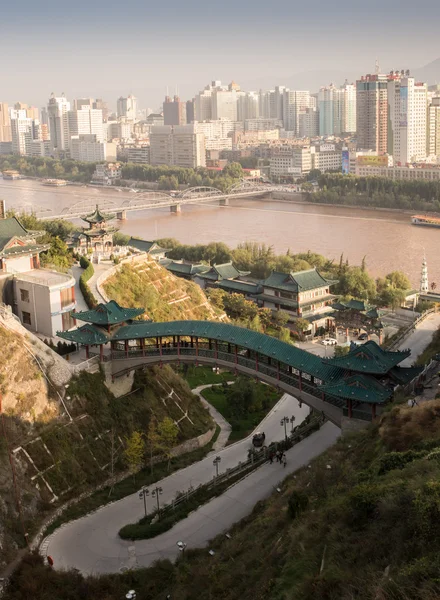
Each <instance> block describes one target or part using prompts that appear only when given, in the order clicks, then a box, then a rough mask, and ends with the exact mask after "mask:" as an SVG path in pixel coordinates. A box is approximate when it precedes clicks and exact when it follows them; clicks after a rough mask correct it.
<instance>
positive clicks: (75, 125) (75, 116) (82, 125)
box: [68, 104, 104, 142]
mask: <svg viewBox="0 0 440 600" xmlns="http://www.w3.org/2000/svg"><path fill="white" fill-rule="evenodd" d="M79 106H81V108H79V109H77V110H70V111H69V112H68V121H69V137H70V138H71V137H72V136H78V135H88V134H94V135H96V139H97V141H98V142H103V141H104V134H103V125H102V110H101V109H95V108H90V105H87V104H81V105H79Z"/></svg>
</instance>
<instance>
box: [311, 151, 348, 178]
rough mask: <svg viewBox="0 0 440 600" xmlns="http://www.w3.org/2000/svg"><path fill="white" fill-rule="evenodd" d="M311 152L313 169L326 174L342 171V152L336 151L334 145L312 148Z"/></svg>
mask: <svg viewBox="0 0 440 600" xmlns="http://www.w3.org/2000/svg"><path fill="white" fill-rule="evenodd" d="M310 151H311V156H312V169H319V170H320V171H321V172H322V173H325V171H333V170H339V171H340V170H341V167H342V151H341V150H337V149H335V147H334V146H333V145H331V144H324V145H322V146H320V147H316V146H312V147H311V149H310Z"/></svg>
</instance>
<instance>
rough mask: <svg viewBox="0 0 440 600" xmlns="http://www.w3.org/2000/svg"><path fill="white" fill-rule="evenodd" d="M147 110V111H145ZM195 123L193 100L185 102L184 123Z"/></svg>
mask: <svg viewBox="0 0 440 600" xmlns="http://www.w3.org/2000/svg"><path fill="white" fill-rule="evenodd" d="M147 110H149V109H147ZM193 121H195V100H187V101H186V122H187V123H188V125H189V124H191V123H192V122H193Z"/></svg>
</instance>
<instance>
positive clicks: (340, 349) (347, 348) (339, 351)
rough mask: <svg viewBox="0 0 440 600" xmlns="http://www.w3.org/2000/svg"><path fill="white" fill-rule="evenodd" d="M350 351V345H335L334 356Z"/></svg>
mask: <svg viewBox="0 0 440 600" xmlns="http://www.w3.org/2000/svg"><path fill="white" fill-rule="evenodd" d="M349 352H350V346H335V356H344V355H345V354H348V353H349Z"/></svg>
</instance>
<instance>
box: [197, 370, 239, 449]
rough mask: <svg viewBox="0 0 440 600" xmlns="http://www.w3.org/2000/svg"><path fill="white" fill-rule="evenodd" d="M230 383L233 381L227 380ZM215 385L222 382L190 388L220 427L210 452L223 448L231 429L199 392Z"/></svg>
mask: <svg viewBox="0 0 440 600" xmlns="http://www.w3.org/2000/svg"><path fill="white" fill-rule="evenodd" d="M232 383H234V382H233V381H228V384H229V385H231V384H232ZM215 385H222V384H221V383H210V384H207V385H199V386H198V387H196V388H194V389H193V390H191V391H192V393H193V394H195V395H196V396H198V397H199V398H200V401H201V403H202V404H203V406H204V407H205V408H206V409H207V410H209V413H210V415H211V417H212V418H213V419H214V421H215V422H216V423H217V425H218V426H219V427H220V433H219V435H218V438H217V439H216V441H215V442H214V446H213V447H212V452H218V451H219V450H221V449H222V448H224V447H225V446H226V444H227V443H228V439H229V436H230V434H231V429H232V427H231V425H230V423H228V421H227V420H226V419H225V418H224V416H223V415H221V414H220V413H219V412H218V410H217V409H216V408H214V407H213V406H212V404H209V402H207V401H206V400H205V398H204V397H203V396H202V394H201V392H202V391H203V390H206V389H207V388H210V387H213V386H215ZM212 452H211V454H212Z"/></svg>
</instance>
